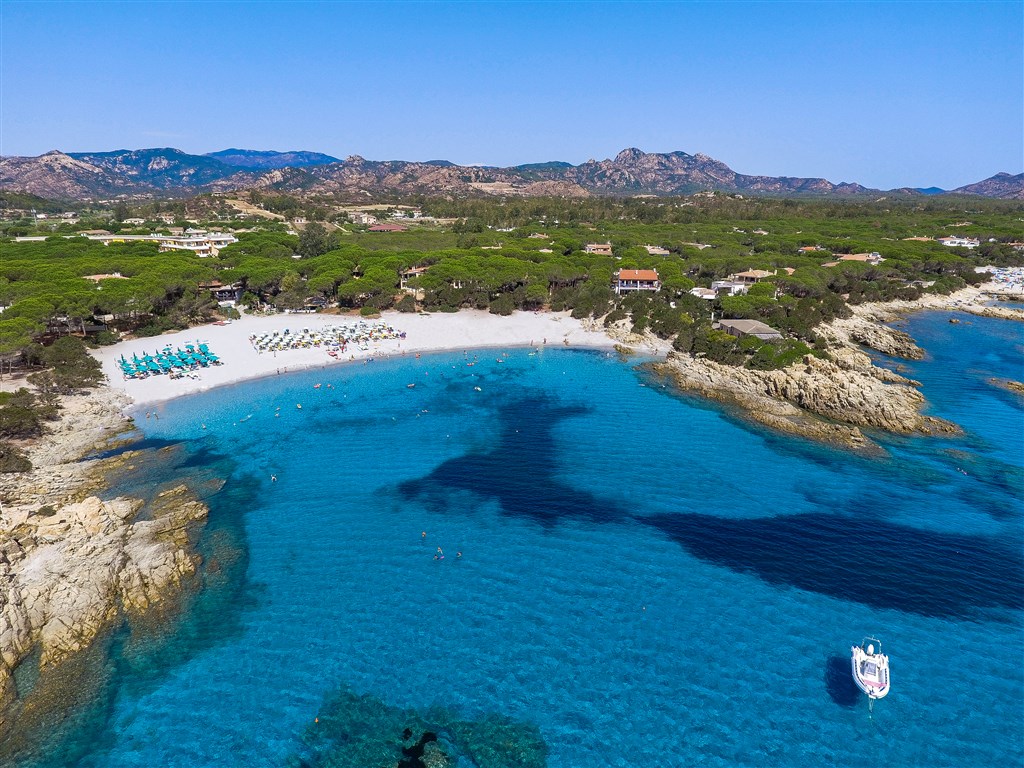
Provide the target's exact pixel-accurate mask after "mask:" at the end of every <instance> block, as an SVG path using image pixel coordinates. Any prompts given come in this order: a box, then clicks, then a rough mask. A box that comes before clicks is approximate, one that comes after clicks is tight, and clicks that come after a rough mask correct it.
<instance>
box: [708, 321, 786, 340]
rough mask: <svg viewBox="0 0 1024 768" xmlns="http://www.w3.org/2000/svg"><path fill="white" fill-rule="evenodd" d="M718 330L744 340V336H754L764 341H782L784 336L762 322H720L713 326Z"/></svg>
mask: <svg viewBox="0 0 1024 768" xmlns="http://www.w3.org/2000/svg"><path fill="white" fill-rule="evenodd" d="M712 327H713V328H715V329H716V330H721V331H725V332H726V333H728V334H729V335H730V336H735V337H736V338H738V339H742V338H743V337H744V336H753V337H755V338H758V339H762V340H763V341H772V340H774V339H781V338H782V334H781V333H779V332H778V331H777V330H775V329H774V328H772V327H771V326H770V325H765V324H764V323H762V322H761V321H760V320H720V321H718V322H717V323H715V324H714V325H713V326H712Z"/></svg>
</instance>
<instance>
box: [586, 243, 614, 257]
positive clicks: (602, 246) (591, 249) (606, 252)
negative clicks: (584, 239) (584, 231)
mask: <svg viewBox="0 0 1024 768" xmlns="http://www.w3.org/2000/svg"><path fill="white" fill-rule="evenodd" d="M583 250H584V251H586V252H587V253H593V254H595V255H597V256H611V255H612V244H611V243H587V244H586V246H585V247H584V249H583Z"/></svg>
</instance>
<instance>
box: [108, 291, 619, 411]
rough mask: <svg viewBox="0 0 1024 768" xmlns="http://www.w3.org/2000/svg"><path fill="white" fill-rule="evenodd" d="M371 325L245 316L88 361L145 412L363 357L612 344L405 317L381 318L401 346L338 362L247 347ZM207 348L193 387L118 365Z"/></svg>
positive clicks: (478, 314)
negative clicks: (285, 336)
mask: <svg viewBox="0 0 1024 768" xmlns="http://www.w3.org/2000/svg"><path fill="white" fill-rule="evenodd" d="M361 319H362V320H364V321H365V322H377V320H376V319H374V320H369V319H366V318H360V317H358V316H355V315H321V314H311V315H297V314H289V315H285V314H280V315H269V316H249V315H244V316H243V317H242V319H241V320H235V321H233V322H232V323H231V324H230V325H203V326H198V327H195V328H190V329H189V330H187V331H178V332H176V333H168V334H164V335H162V336H155V337H151V338H144V339H133V340H130V341H123V342H120V343H119V344H115V345H113V346H109V347H102V348H100V349H98V350H94V351H93V354H94V355H95V356H96V358H97V359H98V360H99V361H100V363H101V364H102V366H103V372H104V373H105V374H106V375H107V379H108V381H109V384H110V386H111V387H112V388H113V389H117V390H121V391H123V392H125V393H126V394H127V395H128V396H129V397H130V398H131V399H132V401H133V402H134V405H135V407H138V406H145V405H151V404H154V403H158V402H161V401H164V400H170V399H171V398H175V397H180V396H181V395H186V394H191V393H194V392H202V391H204V390H207V389H212V388H214V387H220V386H224V385H226V384H235V383H238V382H240V381H245V380H246V379H255V378H260V377H263V376H272V375H276V374H277V372H278V371H280V372H281V373H282V374H284V373H290V372H293V371H299V370H305V369H309V368H323V367H328V366H335V365H344V364H345V363H351V362H353V361H358V360H362V359H365V358H367V357H382V356H388V357H390V356H395V355H403V354H410V355H411V354H415V353H418V352H419V353H425V352H440V351H446V350H468V349H483V348H513V347H525V346H530V345H537V346H539V345H541V344H544V343H545V340H546V343H547V345H548V346H555V345H557V346H559V347H565V346H569V347H590V348H603V349H610V348H612V347H613V346H614V344H615V341H614V340H613V339H612V338H610V337H609V336H608V335H606V334H605V333H604V332H603V331H602V330H600V329H599V327H595V326H594V324H593V323H592V322H591V323H590V324H585V323H584V322H581V321H579V320H575V319H573V318H572V317H570V316H569V314H568V313H567V312H557V313H553V312H516V313H514V314H512V315H510V316H507V317H501V316H498V315H492V314H489V313H488V312H482V311H477V310H462V311H461V312H458V313H436V314H429V315H427V314H408V313H400V312H385V313H384V314H383V316H382V317H381V318H380V321H382V322H384V323H386V324H387V325H390V326H392V327H393V328H395V329H396V330H397V331H404V332H405V334H406V337H405V338H404V339H389V340H386V341H379V342H374V343H371V344H370V345H369V349H368V350H360V349H358V348H357V347H355V345H351V346H350V347H349V349H348V351H346V352H345V354H344V355H342V356H339V358H337V359H335V358H332V357H330V356H328V354H327V351H326V350H325V349H323V348H315V347H314V348H309V349H289V350H286V351H280V352H276V353H271V352H264V353H257V351H256V349H255V348H254V347H253V345H252V344H251V343H250V341H249V337H250V336H252V335H253V334H257V335H258V334H261V333H266V332H269V331H275V330H277V331H283V330H284V329H286V328H287V329H289V330H291V331H292V332H293V333H295V332H297V331H300V330H301V329H303V328H309V329H310V330H314V329H318V328H323V327H325V326H337V325H348V326H352V325H355V324H356V323H357V322H359V321H360V320H361ZM196 342H200V343H203V344H208V345H209V347H210V351H211V352H213V353H214V354H216V355H217V356H218V357H219V358H220V359H221V361H222V362H223V363H224V364H223V365H220V366H211V367H209V368H203V369H201V370H199V371H198V372H197V375H198V376H199V378H198V379H191V378H182V379H171V378H170V377H169V376H164V375H161V376H151V377H149V378H146V379H127V380H126V379H125V378H124V376H122V374H121V371H120V369H119V368H118V364H117V361H118V360H119V359H120V358H121V356H122V355H124V356H125V357H126V358H127V359H128V360H131V358H132V355H133V354H134V355H139V356H140V357H141V356H142V355H143V353H146V352H148V353H150V354H153V353H155V352H156V351H157V350H158V349H162V348H163V347H165V346H167V345H168V344H169V345H170V346H171V347H174V348H178V347H183V346H184V345H185V344H186V343H191V344H194V343H196Z"/></svg>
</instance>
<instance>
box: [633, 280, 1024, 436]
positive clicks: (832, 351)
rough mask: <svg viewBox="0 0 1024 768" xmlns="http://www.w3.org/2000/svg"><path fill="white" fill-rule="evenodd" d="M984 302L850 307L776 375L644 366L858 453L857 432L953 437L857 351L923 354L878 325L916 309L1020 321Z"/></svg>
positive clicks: (954, 430)
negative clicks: (815, 345) (811, 351)
mask: <svg viewBox="0 0 1024 768" xmlns="http://www.w3.org/2000/svg"><path fill="white" fill-rule="evenodd" d="M986 301H987V297H986V296H985V294H984V293H983V292H982V291H980V290H978V289H975V288H967V289H964V290H962V291H958V292H956V293H954V294H951V295H949V296H925V297H922V298H921V299H920V300H918V301H898V302H888V303H875V304H862V305H859V306H856V307H854V308H853V315H852V316H851V317H849V318H844V319H840V320H835V321H832V322H830V323H826V324H823V325H821V326H819V327H818V328H816V329H815V330H816V331H817V333H818V334H819V335H820V336H822V337H824V338H825V339H826V340H827V341H828V343H829V347H828V350H827V352H826V356H825V357H814V356H812V355H807V356H805V357H804V358H803V359H802V360H801V361H800V362H798V363H795V364H793V365H791V366H789V367H788V368H784V369H781V370H773V371H755V370H749V369H746V368H737V367H735V366H728V365H722V364H720V363H716V362H713V361H711V360H706V359H703V358H700V357H691V356H689V355H683V354H679V353H677V352H670V353H669V354H668V356H667V358H666V360H665V362H662V363H656V364H653V365H652V366H651V368H652V369H653V370H654V371H656V372H657V373H659V374H660V375H664V376H666V377H667V378H669V379H670V380H671V381H672V382H673V383H674V384H675V385H676V387H678V388H679V389H680V390H682V391H684V392H692V393H695V394H697V395H700V396H702V397H705V398H708V399H710V400H714V401H717V402H721V403H724V404H726V405H730V406H734V407H736V408H737V409H738V411H739V412H740V413H741V414H742V416H743V417H744V418H745V419H748V420H750V421H752V422H755V423H757V424H760V425H763V426H766V427H769V428H771V429H775V430H778V431H781V432H785V433H787V434H792V435H798V436H802V437H807V438H810V439H814V440H821V441H825V442H829V443H833V444H838V445H841V446H844V447H847V448H851V449H855V450H858V451H865V452H872V451H878V450H880V449H879V448H878V446H877V444H875V443H874V442H873V441H871V440H870V439H869V438H868V437H867V436H866V435H865V434H864V432H863V431H862V430H863V429H876V430H883V431H886V432H892V433H895V434H904V435H907V434H924V435H953V434H958V433H959V432H960V428H959V427H957V425H955V424H952V423H950V422H947V421H943V420H941V419H936V418H934V417H931V416H925V415H923V414H922V413H921V409H922V407H923V406H924V404H925V399H924V396H923V395H921V393H920V392H919V391H918V390H917V389H916V387H917V386H919V383H918V382H916V381H913V380H911V379H907V378H905V377H903V376H901V375H899V374H898V373H895V372H893V371H891V370H889V369H887V368H882V367H880V366H877V365H874V363H873V362H872V360H871V358H870V357H869V356H868V355H867V354H865V353H864V351H863V350H862V349H861V348H862V347H868V348H870V349H873V350H876V351H878V352H881V353H883V354H886V355H889V356H891V357H897V358H903V359H907V360H921V359H924V357H925V352H924V350H922V349H921V348H920V347H919V346H918V345H917V344H916V343H915V341H914V340H913V339H912V338H911V337H910V336H909V335H907V334H906V333H904V332H902V331H899V330H897V329H895V328H891V327H889V326H887V325H884V323H890V322H893V321H896V320H898V319H900V318H902V317H904V316H905V315H906V314H909V313H911V312H917V311H921V310H946V311H949V310H954V311H963V312H967V313H970V314H974V315H980V316H984V317H995V318H1000V319H1007V320H1017V321H1024V310H1020V309H1016V308H1012V307H1000V306H992V305H989V304H987V303H985V302H986Z"/></svg>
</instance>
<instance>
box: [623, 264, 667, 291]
mask: <svg viewBox="0 0 1024 768" xmlns="http://www.w3.org/2000/svg"><path fill="white" fill-rule="evenodd" d="M659 288H661V283H660V282H659V280H658V273H657V272H656V271H655V270H653V269H620V270H619V271H618V272H616V273H615V293H617V294H619V295H620V296H621V295H622V294H624V293H630V292H632V291H657V290H658V289H659Z"/></svg>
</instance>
